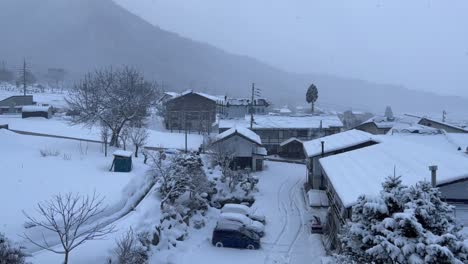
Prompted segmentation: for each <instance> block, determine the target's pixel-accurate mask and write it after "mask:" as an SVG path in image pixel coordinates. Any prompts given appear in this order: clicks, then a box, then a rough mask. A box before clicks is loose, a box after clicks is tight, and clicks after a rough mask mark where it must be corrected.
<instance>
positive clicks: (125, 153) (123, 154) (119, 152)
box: [112, 149, 133, 158]
mask: <svg viewBox="0 0 468 264" xmlns="http://www.w3.org/2000/svg"><path fill="white" fill-rule="evenodd" d="M112 155H114V156H119V157H127V158H129V157H131V156H132V155H133V152H131V151H125V150H121V149H119V150H116V151H114V153H112Z"/></svg>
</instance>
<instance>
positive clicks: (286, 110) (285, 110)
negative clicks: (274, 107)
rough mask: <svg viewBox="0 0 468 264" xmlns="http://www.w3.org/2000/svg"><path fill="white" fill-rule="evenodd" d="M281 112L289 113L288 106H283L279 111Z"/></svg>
mask: <svg viewBox="0 0 468 264" xmlns="http://www.w3.org/2000/svg"><path fill="white" fill-rule="evenodd" d="M279 112H280V113H281V114H290V113H292V111H291V110H290V109H289V108H286V107H283V108H281V109H280V111H279Z"/></svg>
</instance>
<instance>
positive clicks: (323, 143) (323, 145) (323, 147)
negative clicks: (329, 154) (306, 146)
mask: <svg viewBox="0 0 468 264" xmlns="http://www.w3.org/2000/svg"><path fill="white" fill-rule="evenodd" d="M320 143H322V158H323V156H324V155H325V141H320Z"/></svg>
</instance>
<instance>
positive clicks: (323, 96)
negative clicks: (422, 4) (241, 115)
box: [0, 0, 468, 113]
mask: <svg viewBox="0 0 468 264" xmlns="http://www.w3.org/2000/svg"><path fill="white" fill-rule="evenodd" d="M175 19H177V18H175ZM0 25H4V26H2V27H0V36H2V44H1V45H0V60H5V61H7V62H8V65H10V66H11V67H15V68H16V67H18V65H19V64H20V63H21V60H22V58H23V57H26V58H27V60H28V61H30V62H31V64H32V66H33V67H34V70H36V71H45V69H46V68H48V67H63V68H65V69H66V70H67V71H68V72H70V73H71V74H70V76H72V77H74V78H78V77H79V76H81V75H82V74H84V73H85V72H87V71H89V70H93V69H95V68H99V67H103V66H109V65H114V66H118V65H123V64H129V65H132V66H135V67H137V68H139V69H141V70H143V71H144V72H145V74H146V75H147V78H148V79H153V80H156V81H158V82H164V85H165V88H166V89H167V90H176V91H181V90H185V89H188V88H193V89H197V90H203V91H206V92H210V93H213V94H227V95H231V96H248V95H249V91H250V85H251V83H252V82H255V83H256V84H257V86H258V87H259V88H261V89H262V93H263V95H264V96H266V97H269V98H271V99H272V100H273V101H274V102H275V103H276V104H278V105H279V104H281V105H282V104H287V103H289V104H304V103H305V100H304V97H305V91H306V89H307V87H308V86H309V84H310V83H311V82H313V83H315V84H316V85H317V86H318V88H319V96H320V98H319V102H318V103H319V105H322V106H328V107H332V108H335V109H338V110H344V109H347V108H350V107H352V108H354V109H369V110H373V111H379V112H382V111H383V110H384V108H385V106H386V105H392V107H393V109H394V110H395V112H415V111H418V112H422V111H428V112H431V113H438V112H442V110H443V109H445V110H447V112H449V113H464V112H466V111H467V109H468V99H466V98H458V97H453V96H446V97H444V96H437V95H434V94H431V93H425V92H419V91H412V90H409V89H406V88H403V87H399V86H394V85H382V84H375V83H370V82H366V81H362V80H353V79H345V78H340V77H335V76H326V75H319V74H312V73H311V74H294V73H289V72H285V71H283V70H280V69H277V68H275V67H272V66H269V65H267V64H265V63H262V62H261V61H258V60H256V59H253V58H249V57H245V56H238V55H234V54H229V53H227V52H224V51H223V50H220V49H218V48H216V47H213V46H211V45H209V44H204V43H199V42H195V41H192V40H190V39H187V38H184V37H182V36H179V35H177V34H174V33H171V32H168V31H165V30H162V29H160V28H158V27H156V26H153V25H151V24H149V23H147V22H146V21H144V20H143V19H141V18H140V17H138V16H136V15H134V14H132V13H130V12H128V11H127V10H126V9H124V8H122V7H120V6H119V5H117V4H116V3H114V2H113V1H112V0H66V1H65V0H43V1H37V0H2V1H0Z"/></svg>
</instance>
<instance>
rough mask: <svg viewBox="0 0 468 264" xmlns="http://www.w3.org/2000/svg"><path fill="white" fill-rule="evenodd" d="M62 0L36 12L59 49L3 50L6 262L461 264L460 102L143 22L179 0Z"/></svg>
mask: <svg viewBox="0 0 468 264" xmlns="http://www.w3.org/2000/svg"><path fill="white" fill-rule="evenodd" d="M33 2H34V1H32V0H21V1H18V2H16V1H11V0H6V2H4V3H0V25H5V23H4V22H5V21H7V20H8V19H9V18H11V17H12V16H13V14H15V12H16V11H18V10H19V9H20V8H21V6H24V5H34V4H35V3H33ZM64 2H66V1H63V0H53V1H50V3H49V2H48V3H45V4H44V5H42V6H40V7H39V6H36V8H38V9H37V10H39V11H41V12H39V11H38V13H39V14H52V13H54V12H56V11H57V10H60V11H57V14H59V13H61V12H66V10H68V11H67V12H69V13H67V14H68V15H64V16H62V15H57V17H54V18H50V21H49V17H47V18H45V17H42V15H40V16H34V15H32V13H31V12H32V11H27V13H31V16H30V17H31V21H29V18H27V19H26V18H25V21H28V22H25V23H29V22H31V23H32V24H38V25H41V26H38V28H41V30H42V29H44V28H48V26H49V23H50V24H54V26H51V27H50V28H53V30H52V31H54V32H55V30H57V32H58V31H59V30H58V28H60V29H63V30H61V31H60V32H61V33H60V34H62V35H60V36H67V37H63V38H62V40H57V41H58V43H59V45H63V47H64V48H63V50H62V49H61V48H50V47H46V46H47V45H48V44H47V45H46V44H44V43H49V40H44V39H45V37H44V36H45V35H44V34H49V33H44V32H43V33H40V34H42V35H33V38H34V40H33V41H32V42H30V43H31V44H28V45H26V46H24V45H23V44H20V42H19V41H18V42H17V43H16V44H14V45H10V44H5V45H4V44H0V180H1V181H0V201H2V202H1V203H0V212H1V213H0V214H1V215H0V216H1V217H0V264H25V263H34V264H35V263H38V264H51V263H65V264H68V263H72V264H85V263H86V264H88V263H101V264H102V263H106V264H156V263H158V264H186V263H187V264H188V263H206V264H214V263H216V264H218V263H220V264H221V263H222V264H224V263H227V264H231V263H232V264H234V263H245V264H250V263H252V264H256V263H262V264H263V263H265V264H286V263H289V264H334V263H337V264H351V263H356V264H358V263H375V264H385V263H408V264H423V263H432V264H437V263H447V264H448V263H454V264H462V263H468V107H467V106H468V94H466V93H465V94H463V92H459V91H462V90H453V92H449V90H441V91H440V93H439V91H437V92H434V91H426V90H421V91H419V90H417V89H416V90H410V89H406V88H402V87H400V86H389V85H380V86H379V84H377V82H376V84H375V86H372V85H371V84H370V82H366V81H360V80H359V79H358V77H356V79H344V78H343V79H339V78H335V77H333V76H326V75H323V76H322V75H311V76H306V75H299V74H297V75H294V76H293V75H287V76H286V74H289V73H287V72H283V71H280V70H276V69H274V70H273V69H271V68H270V66H268V65H263V64H262V63H261V62H258V61H255V60H251V59H245V58H243V57H242V56H238V57H237V55H231V54H222V53H221V50H215V48H214V47H211V46H203V45H204V44H200V43H198V42H197V41H192V40H190V39H185V38H183V37H180V36H179V35H176V34H173V33H170V32H166V31H164V30H162V29H160V28H159V27H157V25H155V24H154V23H153V22H151V21H152V20H149V19H148V16H145V14H147V13H145V12H143V11H142V10H147V11H148V12H149V10H154V9H153V8H156V7H157V8H166V9H163V10H165V11H167V12H170V11H171V10H172V9H170V7H169V5H170V4H167V5H168V6H162V5H161V6H160V4H161V3H159V4H158V3H149V2H151V1H148V3H149V4H148V5H143V4H142V6H139V4H135V5H136V7H138V8H136V7H135V6H134V3H133V2H131V3H130V1H124V0H116V1H114V0H102V1H101V0H99V1H98V0H96V1H91V0H72V1H70V2H69V3H64ZM384 2H385V1H384ZM142 3H143V2H142ZM153 5H155V6H153ZM213 5H216V4H214V3H213ZM239 5H241V4H239ZM291 5H293V6H294V4H291ZM298 5H299V4H298ZM304 5H306V4H304ZM313 5H315V4H313ZM385 7H386V6H385V5H384V4H382V6H377V7H374V6H373V5H372V8H379V9H378V10H379V12H384V11H381V9H382V8H383V9H382V10H385V12H400V11H395V10H393V11H392V10H388V9H385ZM466 7H468V6H466ZM139 8H142V9H139ZM174 8H175V7H174ZM284 8H286V4H285V6H284ZM304 8H305V7H304ZM2 10H3V11H2ZM53 10H55V11H53ZM138 10H139V11H138ZM177 10H179V9H177ZM229 10H231V9H229ZM431 10H432V9H431ZM450 10H451V9H450ZM231 11H232V10H231ZM231 11H229V12H231ZM130 12H132V13H130ZM154 12H156V11H154ZM187 12H188V11H187ZM190 12H195V11H193V10H192V11H190ZM190 12H189V13H190ZM223 12H224V11H223ZM226 12H227V11H226ZM297 12H300V11H297ZM385 12H384V13H385ZM421 12H423V11H421ZM454 12H455V11H454ZM98 13H99V15H97V14H98ZM189 13H187V14H186V15H187V17H190V16H191V15H190V14H191V13H190V14H189ZM149 14H152V13H151V12H150V13H149ZM223 14H224V13H223ZM226 14H228V13H226ZM229 14H231V13H229ZM392 14H393V13H392ZM398 14H399V13H398ZM456 14H458V13H456ZM297 16H299V15H297ZM294 17H295V18H294V19H297V18H296V13H294ZM3 18H5V20H4V19H3ZM168 19H169V18H168ZM171 19H172V17H171ZM187 19H188V18H187ZM224 19H228V18H224ZM231 19H233V18H231ZM381 19H384V18H381ZM144 20H145V21H144ZM45 21H49V22H45ZM83 21H84V22H83ZM169 21H172V20H170V19H169ZM188 21H190V22H193V21H195V20H189V19H188ZM223 21H224V20H223ZM233 21H238V22H239V21H241V20H233ZM194 23H195V22H194ZM239 23H240V22H239ZM250 23H253V22H250ZM378 23H384V22H378ZM408 23H409V22H408ZM447 23H448V22H447ZM104 24H105V25H106V28H105V29H106V30H105V31H103V30H104V27H103V28H102V29H101V25H104ZM58 25H60V26H58ZM97 25H99V26H97ZM109 25H110V26H109ZM197 25H198V24H197ZM249 25H250V24H249ZM254 25H255V23H253V24H252V27H254ZM410 25H411V23H410ZM219 26H220V28H222V29H226V30H228V26H227V25H219ZM62 27H63V28H62ZM184 27H185V28H187V27H189V25H185V26H184ZM13 28H15V26H13ZM455 28H456V27H455ZM2 30H5V29H0V34H1V35H8V34H10V33H11V31H8V30H7V31H2ZM15 30H16V29H15ZM21 30H26V29H25V26H22V25H19V26H18V30H16V31H21ZM213 30H214V29H213ZM233 30H234V29H233ZM174 31H177V30H175V29H174ZM41 32H42V31H41ZM64 32H67V33H64ZM68 32H71V33H70V34H69V33H68ZM83 32H88V33H89V32H91V33H90V35H86V34H84V35H83V36H85V37H83V38H81V39H80V40H79V41H78V42H79V43H80V44H79V45H78V47H76V48H73V47H74V44H70V42H72V41H73V39H74V37H72V35H73V36H75V35H77V38H78V36H81V35H80V34H82V33H83ZM226 32H229V31H226ZM177 33H179V31H177ZM11 34H13V33H11ZM50 34H52V33H50ZM151 34H155V35H157V37H155V38H154V39H153V38H151V37H148V39H146V40H145V41H144V40H143V39H141V41H133V40H135V39H138V38H139V36H141V35H148V36H149V35H151ZM91 35H92V36H91ZM15 36H16V35H15ZM47 36H48V37H47V38H50V39H51V38H52V37H51V36H52V35H50V36H49V35H47ZM57 36H58V35H57ZM86 36H87V37H86ZM90 36H91V37H90ZM88 37H89V38H88ZM12 38H13V37H12ZM448 39H449V40H450V38H448ZM68 40H70V41H68ZM62 41H64V43H62ZM127 42H128V43H127ZM41 43H42V44H41ZM60 43H62V44H60ZM103 43H107V44H103ZM30 45H31V46H30ZM99 45H103V46H102V47H105V48H100V46H99ZM125 45H130V46H131V47H132V49H131V50H127V49H125V48H124V47H127V46H125ZM267 45H269V44H267ZM33 46H35V47H36V46H37V47H41V49H42V50H41V51H39V52H38V53H34V52H32V51H31V52H30V53H28V52H29V51H28V49H31V50H34V48H33ZM150 46H151V47H150ZM272 46H274V44H272ZM60 47H62V46H60ZM98 47H99V48H98ZM153 47H156V48H154V49H153ZM18 48H21V49H22V50H21V52H17V51H16V50H17V49H18ZM49 49H50V52H51V53H49V54H48V53H47V52H49V51H48V50H49ZM210 49H213V50H210ZM143 50H145V51H147V52H144V54H142V55H141V56H140V55H139V54H140V53H139V52H140V51H143ZM14 54H16V55H14ZM18 54H20V55H18ZM45 54H47V55H45ZM50 54H53V55H50ZM194 54H198V55H194ZM200 54H203V55H200ZM127 55H128V56H127ZM249 56H253V55H251V54H249ZM259 56H260V55H259ZM278 56H279V55H278ZM440 56H441V57H443V54H442V53H441V55H440ZM129 57H131V59H129ZM51 58H53V59H51ZM71 58H77V60H80V61H81V62H80V63H82V64H80V65H78V64H75V66H76V67H75V66H73V65H72V64H67V62H68V60H71ZM179 59H180V60H181V61H177V60H179ZM388 60H391V59H390V58H388ZM154 61H158V63H154ZM213 61H215V62H213ZM159 62H161V63H159ZM176 62H177V63H176ZM192 63H193V66H192ZM275 66H276V65H275ZM382 67H383V66H382ZM427 67H430V66H427ZM434 67H436V66H434ZM465 70H466V68H465ZM200 72H204V73H203V74H200ZM465 74H466V72H465ZM304 77H306V78H304ZM439 77H440V78H442V77H441V76H438V77H437V78H439ZM294 78H297V79H294ZM414 78H416V77H414ZM424 78H426V76H425V77H424ZM427 78H429V79H430V77H427ZM433 78H436V77H433ZM447 78H448V77H447ZM293 79H294V81H292V80H293ZM459 80H460V83H459V86H460V87H461V86H464V87H465V88H464V89H466V85H467V84H468V80H467V83H462V81H461V80H462V78H461V77H460V79H459ZM401 82H402V83H405V79H404V78H403V79H402V80H401ZM408 83H410V82H409V81H408ZM371 86H372V87H371ZM375 91H379V94H377V92H375ZM444 91H447V95H446V94H444ZM463 91H464V90H463ZM433 92H434V93H433ZM458 92H459V93H460V94H456V93H458ZM454 94H455V95H454Z"/></svg>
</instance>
